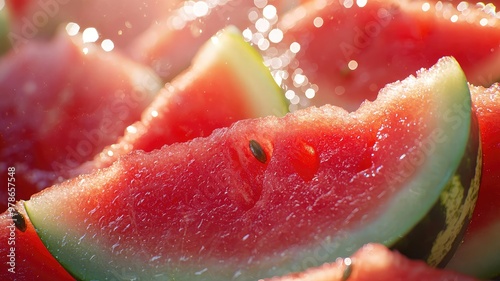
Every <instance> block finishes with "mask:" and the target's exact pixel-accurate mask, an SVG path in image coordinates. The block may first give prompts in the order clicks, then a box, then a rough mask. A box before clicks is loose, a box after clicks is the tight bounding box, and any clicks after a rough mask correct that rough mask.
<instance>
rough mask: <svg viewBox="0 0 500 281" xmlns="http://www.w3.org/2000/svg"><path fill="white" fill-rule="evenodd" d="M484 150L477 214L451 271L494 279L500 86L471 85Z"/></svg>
mask: <svg viewBox="0 0 500 281" xmlns="http://www.w3.org/2000/svg"><path fill="white" fill-rule="evenodd" d="M471 94H472V101H473V108H474V110H475V112H476V114H477V116H478V120H479V128H480V132H481V143H482V149H483V176H482V178H481V188H480V191H479V197H478V200H477V204H476V209H475V210H474V215H473V218H472V220H471V223H470V225H469V227H468V229H467V232H466V234H465V237H464V242H463V244H462V245H461V246H460V247H459V248H458V250H457V252H456V254H455V256H454V257H453V259H452V260H451V261H450V264H449V265H448V267H449V268H451V269H454V270H457V271H460V272H464V273H466V274H471V275H474V276H478V277H480V278H492V277H494V276H496V275H499V274H500V254H499V253H500V240H499V239H498V234H499V233H500V216H499V215H500V205H499V204H498V202H500V188H499V185H498V183H499V182H500V125H499V123H498V120H500V85H498V84H494V85H493V86H491V87H490V88H487V89H485V88H483V87H473V86H471Z"/></svg>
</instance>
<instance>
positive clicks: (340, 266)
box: [261, 244, 476, 281]
mask: <svg viewBox="0 0 500 281" xmlns="http://www.w3.org/2000/svg"><path fill="white" fill-rule="evenodd" d="M339 280H343V281H423V280H425V281H444V280H446V281H473V280H476V279H474V278H473V277H468V276H465V275H460V274H458V273H455V272H452V271H446V270H438V269H435V268H432V267H430V266H428V265H427V264H425V263H424V262H422V261H414V260H409V259H407V258H406V257H405V256H403V255H401V254H400V253H397V252H394V251H390V250H388V249H387V248H386V247H384V246H383V245H380V244H367V245H365V246H363V247H362V248H361V249H359V250H358V251H356V253H354V255H352V256H351V257H349V258H344V259H338V260H336V261H335V262H334V263H329V264H325V265H322V266H320V267H316V268H311V269H308V270H307V271H305V272H301V273H294V274H290V275H288V276H284V277H275V278H271V279H265V280H261V281H339Z"/></svg>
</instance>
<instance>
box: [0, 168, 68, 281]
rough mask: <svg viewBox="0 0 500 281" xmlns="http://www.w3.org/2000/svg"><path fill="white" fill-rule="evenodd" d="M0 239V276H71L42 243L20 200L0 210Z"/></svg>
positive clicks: (60, 279)
mask: <svg viewBox="0 0 500 281" xmlns="http://www.w3.org/2000/svg"><path fill="white" fill-rule="evenodd" d="M14 177H15V176H14ZM12 214H14V217H12ZM13 218H14V219H16V220H17V221H18V223H17V226H16V223H14V221H13ZM0 239H2V241H4V242H3V245H2V247H0V256H1V262H0V280H26V281H29V280H58V281H69V280H74V278H73V277H71V275H69V273H68V272H67V271H66V270H65V269H64V268H63V267H62V266H61V265H60V264H59V263H58V262H57V260H56V259H55V258H54V257H53V256H52V254H51V253H50V252H49V251H48V250H47V248H46V247H45V245H44V244H43V243H42V241H41V240H40V238H39V237H38V234H37V233H36V231H35V228H34V227H33V224H31V221H30V220H29V217H28V215H27V214H26V211H25V210H24V206H23V204H22V203H16V204H13V203H11V204H9V209H8V211H6V212H4V213H2V214H0Z"/></svg>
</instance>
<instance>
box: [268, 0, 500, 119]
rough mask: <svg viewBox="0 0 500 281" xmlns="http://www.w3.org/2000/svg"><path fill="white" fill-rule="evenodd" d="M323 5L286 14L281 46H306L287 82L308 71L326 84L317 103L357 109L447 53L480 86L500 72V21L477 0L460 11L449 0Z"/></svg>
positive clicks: (381, 0)
mask: <svg viewBox="0 0 500 281" xmlns="http://www.w3.org/2000/svg"><path fill="white" fill-rule="evenodd" d="M436 2H437V3H436ZM320 3H321V1H311V2H310V3H306V4H304V5H303V6H301V7H299V8H297V9H296V10H295V11H293V12H291V13H290V14H289V15H287V16H286V17H283V18H282V19H281V21H280V23H279V25H278V27H279V28H281V29H282V30H283V32H284V38H283V41H282V42H280V43H279V45H278V46H276V47H277V48H278V49H284V50H287V49H288V48H289V47H290V45H291V44H296V45H299V46H301V47H300V51H298V52H297V54H296V56H295V59H296V62H295V63H292V64H290V65H292V66H293V67H296V65H298V66H299V67H298V68H297V69H293V68H292V69H285V70H286V71H288V72H289V77H290V78H288V80H285V79H284V81H285V83H286V84H287V85H288V86H289V87H292V86H293V85H291V84H292V83H291V82H292V81H295V77H296V76H297V75H305V76H306V77H307V78H308V81H309V83H311V84H312V85H315V86H317V89H318V90H317V91H316V95H315V97H314V99H311V100H309V101H310V102H311V103H313V104H324V103H331V104H334V105H338V106H342V107H343V108H345V109H347V110H354V109H356V108H358V107H359V105H360V104H361V103H362V102H363V101H364V100H365V99H368V100H373V99H375V98H376V95H377V93H378V91H379V89H380V88H382V87H384V85H386V84H387V83H390V82H393V81H397V80H401V79H404V78H405V77H406V76H408V75H410V74H412V73H414V72H415V71H417V70H418V69H420V68H422V67H425V68H427V67H430V66H431V65H432V64H434V63H435V62H436V61H437V60H438V59H439V58H441V57H443V56H453V57H455V59H456V60H457V61H458V62H459V63H460V65H461V67H462V68H463V70H464V72H465V74H466V76H467V79H468V81H469V82H471V83H473V84H475V85H488V86H489V85H490V84H491V83H492V82H495V81H496V80H497V79H499V78H500V69H499V67H498V65H499V58H500V56H499V54H500V50H499V47H498V46H499V43H500V32H499V30H500V21H499V19H498V18H497V17H496V16H492V15H491V14H488V13H486V12H483V11H480V10H479V9H477V8H475V7H474V5H473V4H467V3H465V4H464V5H461V7H466V8H461V9H460V10H458V9H457V8H456V5H455V6H454V5H453V4H451V3H446V2H445V1H394V0H370V1H367V2H366V3H365V4H364V5H363V4H360V3H363V2H360V3H357V1H330V2H328V4H320ZM347 3H349V4H350V5H349V4H347ZM423 7H424V8H423ZM425 7H426V8H425ZM485 20H486V21H487V22H488V24H486V25H485V24H484V21H485ZM464 34H466V35H467V36H464ZM269 49H270V50H272V48H269ZM298 70H300V71H298ZM302 80H304V79H302ZM286 81H290V82H286ZM306 86H307V85H303V86H302V88H301V89H304V87H306ZM302 91H303V90H302ZM302 98H303V97H302ZM302 98H301V99H302Z"/></svg>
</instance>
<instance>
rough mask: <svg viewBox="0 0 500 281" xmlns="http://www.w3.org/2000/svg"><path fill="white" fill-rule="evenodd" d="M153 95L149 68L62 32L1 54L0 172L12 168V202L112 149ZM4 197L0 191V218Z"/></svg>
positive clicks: (156, 86)
mask: <svg viewBox="0 0 500 281" xmlns="http://www.w3.org/2000/svg"><path fill="white" fill-rule="evenodd" d="M84 49H85V50H87V53H84V52H83V50H84ZM160 88H161V83H160V81H159V79H158V77H157V76H156V75H155V74H154V73H153V72H152V71H151V70H150V69H148V68H146V67H144V66H142V65H138V64H136V63H134V62H132V61H130V60H128V59H126V58H125V57H123V56H121V55H119V54H117V53H106V52H104V51H103V50H102V49H100V48H99V47H98V46H95V45H94V44H90V43H83V40H82V38H81V37H79V36H74V37H70V36H68V34H66V32H64V31H61V32H60V33H58V34H57V36H55V37H54V38H52V39H51V40H48V41H36V42H31V43H30V44H28V45H25V46H24V47H23V48H21V49H19V50H18V52H15V51H14V50H11V51H10V52H9V53H7V54H6V55H4V56H3V57H2V58H1V60H0V93H1V95H2V100H1V102H0V112H1V113H2V117H1V118H0V166H2V167H10V166H15V167H16V170H17V184H18V186H19V187H22V188H18V189H17V192H18V193H17V198H16V199H17V200H20V199H28V198H29V197H30V195H31V194H33V193H35V192H37V191H39V190H41V189H43V188H45V187H47V186H51V185H52V184H54V182H56V181H57V180H58V178H59V177H60V176H62V177H65V173H66V172H67V171H68V170H69V169H71V168H75V167H78V165H80V164H81V163H83V162H85V161H88V160H91V159H92V157H93V156H94V155H95V154H96V153H98V152H99V151H101V150H102V149H103V148H104V147H105V146H107V145H110V144H112V143H113V142H115V141H116V140H117V139H118V137H119V136H120V135H121V134H122V133H123V130H125V128H126V127H127V126H128V125H130V124H131V123H133V122H134V121H136V120H137V119H139V117H140V115H141V112H142V111H143V110H144V108H146V106H147V105H148V104H149V103H150V102H151V101H152V100H153V98H154V96H155V95H156V93H157V92H158V91H159V90H160ZM5 175H6V174H5V173H3V174H2V175H0V179H1V180H3V181H4V182H6V181H7V180H6V179H5ZM4 179H5V180H4ZM6 191H7V189H6V188H4V189H0V210H2V211H3V210H5V209H6V204H7V194H6V193H7V192H6Z"/></svg>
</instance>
